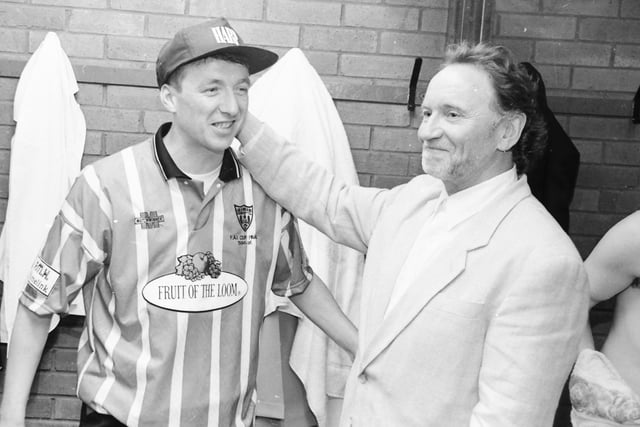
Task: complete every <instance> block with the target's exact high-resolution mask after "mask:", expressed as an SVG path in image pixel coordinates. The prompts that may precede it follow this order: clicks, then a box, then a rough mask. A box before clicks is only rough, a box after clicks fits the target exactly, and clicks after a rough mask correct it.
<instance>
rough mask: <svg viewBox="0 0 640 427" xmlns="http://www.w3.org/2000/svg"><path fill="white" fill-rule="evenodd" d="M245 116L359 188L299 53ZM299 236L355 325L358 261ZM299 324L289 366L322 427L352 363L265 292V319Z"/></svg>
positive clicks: (268, 77)
mask: <svg viewBox="0 0 640 427" xmlns="http://www.w3.org/2000/svg"><path fill="white" fill-rule="evenodd" d="M249 93H250V96H249V110H250V111H251V112H252V113H253V114H254V115H255V116H256V117H258V118H259V119H261V120H262V121H264V122H266V123H268V124H269V125H270V126H271V127H272V128H273V129H275V130H276V131H277V132H278V133H279V134H280V135H282V136H283V137H285V138H287V139H288V140H289V141H292V142H294V143H295V144H297V145H298V146H299V147H300V148H302V149H303V150H304V151H305V152H307V153H308V154H309V155H310V156H312V158H313V159H315V161H316V162H318V163H320V164H321V165H323V166H324V167H326V168H327V169H328V170H330V171H332V172H333V173H334V174H335V175H336V176H337V177H339V178H340V179H341V180H343V181H344V182H347V183H350V184H357V183H358V176H357V173H356V170H355V166H354V163H353V158H352V156H351V150H350V148H349V143H348V140H347V135H346V132H345V130H344V126H343V124H342V121H341V120H340V117H339V115H338V112H337V110H336V108H335V105H334V103H333V99H332V98H331V95H330V94H329V92H328V91H327V89H326V87H325V86H324V83H323V82H322V80H321V79H320V76H318V74H317V73H316V71H315V69H314V68H313V67H312V66H311V64H309V62H308V61H307V58H306V57H305V56H304V54H303V53H302V51H301V50H300V49H291V50H290V51H288V52H287V53H286V54H285V55H284V56H283V57H282V58H281V59H280V60H279V61H278V62H277V63H276V64H275V65H273V66H272V67H271V68H270V69H269V70H268V71H267V72H265V73H264V75H262V76H261V77H260V78H259V79H258V80H257V81H256V82H255V83H254V84H253V86H252V87H251V89H250V90H249ZM299 224H300V234H301V236H302V241H303V244H304V247H305V251H306V252H307V255H308V257H309V261H310V265H311V267H312V268H313V270H314V271H315V273H316V274H317V275H318V276H319V277H320V278H321V279H322V280H323V281H324V282H325V283H326V285H327V287H328V288H329V289H330V290H331V292H332V293H333V295H334V297H335V299H336V301H337V302H338V304H339V305H340V307H341V308H342V310H343V311H344V312H345V313H346V314H347V316H348V317H349V318H350V319H351V320H352V321H353V322H354V323H356V321H357V319H358V317H359V302H360V280H361V275H362V266H363V263H364V256H363V255H362V254H361V253H359V252H357V251H354V250H353V249H350V248H347V247H345V246H342V245H338V244H336V243H334V242H332V241H331V240H330V239H329V238H327V237H326V236H325V235H324V234H322V233H320V232H319V231H317V230H316V229H315V228H312V227H310V226H309V225H307V224H305V223H303V222H302V221H300V222H299ZM276 308H277V309H279V310H281V311H285V312H288V313H291V314H294V315H297V316H298V317H300V320H299V323H298V328H297V331H296V335H295V338H294V342H293V347H292V351H291V358H290V359H289V363H290V365H291V368H292V369H293V371H294V372H295V373H296V375H297V376H298V377H299V378H300V380H301V381H302V383H303V385H304V387H305V390H306V393H307V400H308V403H309V407H310V409H311V411H312V412H313V413H314V415H315V416H316V419H317V421H318V425H319V426H320V427H324V426H326V425H327V416H328V414H327V405H328V398H329V397H339V398H341V397H343V394H344V386H345V383H346V379H347V376H348V372H349V369H350V367H351V360H350V359H349V357H348V356H347V354H346V352H344V351H343V350H342V349H341V348H340V347H338V346H337V345H336V344H335V343H334V342H333V341H331V340H329V339H328V338H327V336H326V335H325V334H324V333H323V332H322V331H321V330H320V329H319V328H318V327H316V326H315V325H314V324H313V323H311V321H309V320H308V319H306V318H304V317H302V316H301V314H300V312H299V311H298V310H297V309H296V308H295V306H293V305H292V304H291V302H290V301H289V300H288V299H286V298H278V297H276V296H275V295H273V294H272V293H270V292H269V295H268V297H267V312H266V314H269V313H270V312H272V311H273V310H275V309H276Z"/></svg>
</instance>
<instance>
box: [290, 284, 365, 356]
mask: <svg viewBox="0 0 640 427" xmlns="http://www.w3.org/2000/svg"><path fill="white" fill-rule="evenodd" d="M290 299H291V301H292V302H293V303H294V304H295V305H296V307H298V308H299V309H300V311H302V312H303V313H304V314H305V315H306V316H307V317H308V318H309V320H311V321H312V322H313V323H315V324H316V326H318V327H319V328H320V329H322V331H323V332H324V333H325V334H327V335H328V336H329V338H331V339H332V340H333V341H335V342H336V343H337V344H338V345H339V346H340V347H342V348H343V349H345V350H346V351H347V352H348V353H349V355H350V356H351V359H353V358H354V357H355V354H356V351H357V349H358V330H357V329H356V327H355V325H354V324H353V323H352V322H351V320H349V318H348V317H347V316H346V315H345V314H344V312H343V311H342V310H341V309H340V307H339V306H338V303H337V302H336V300H335V299H334V298H333V295H332V294H331V292H330V291H329V289H328V288H327V286H326V285H325V284H324V282H323V281H322V280H320V278H319V277H318V276H317V275H314V277H313V279H311V282H310V283H309V285H308V286H307V289H306V290H305V291H304V292H303V293H301V294H298V295H294V296H291V297H290Z"/></svg>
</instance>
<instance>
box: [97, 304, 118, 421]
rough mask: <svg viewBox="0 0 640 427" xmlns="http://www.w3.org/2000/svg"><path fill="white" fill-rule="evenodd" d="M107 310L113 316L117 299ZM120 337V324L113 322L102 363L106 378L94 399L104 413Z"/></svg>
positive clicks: (112, 380)
mask: <svg viewBox="0 0 640 427" xmlns="http://www.w3.org/2000/svg"><path fill="white" fill-rule="evenodd" d="M107 309H108V311H109V314H111V316H113V315H114V313H115V311H116V301H115V298H111V300H110V301H109V305H108V307H107ZM120 337H121V334H120V328H119V327H118V323H117V322H113V323H112V326H111V331H109V336H108V338H107V341H106V343H105V351H106V355H105V357H104V361H103V362H102V363H103V369H104V372H105V377H106V378H105V380H104V382H103V383H102V384H101V385H100V388H99V389H98V392H97V393H96V396H95V397H94V402H95V403H96V405H99V408H96V409H99V410H102V411H104V408H103V405H104V402H105V400H106V399H107V396H108V394H109V391H110V390H111V387H112V386H113V383H114V382H115V375H114V373H113V351H114V349H115V347H116V344H117V343H118V341H119V340H120Z"/></svg>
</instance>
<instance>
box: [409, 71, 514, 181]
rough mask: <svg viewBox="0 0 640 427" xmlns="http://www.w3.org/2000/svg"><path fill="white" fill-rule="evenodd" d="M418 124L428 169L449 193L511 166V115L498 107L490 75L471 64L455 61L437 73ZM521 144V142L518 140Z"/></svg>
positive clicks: (483, 179)
mask: <svg viewBox="0 0 640 427" xmlns="http://www.w3.org/2000/svg"><path fill="white" fill-rule="evenodd" d="M422 110H423V120H422V124H421V125H420V128H419V129H418V138H419V139H420V140H421V141H422V168H423V170H424V171H425V173H427V174H429V175H432V176H434V177H436V178H439V179H441V180H442V181H443V182H444V184H445V187H446V189H447V192H448V193H449V194H453V193H455V192H457V191H460V190H463V189H465V188H469V187H471V186H473V185H476V184H479V183H481V182H483V181H485V180H487V179H490V178H493V177H494V176H496V175H499V174H500V173H502V172H505V171H507V170H509V169H510V168H511V167H512V165H513V161H512V156H511V153H510V152H505V151H506V150H508V149H509V148H511V145H512V144H511V145H509V144H510V141H506V140H505V139H504V135H505V134H506V133H508V132H507V128H506V126H508V125H509V124H508V123H507V122H508V120H507V119H506V118H505V117H503V115H502V114H501V113H499V112H498V109H497V104H496V96H495V92H494V89H493V87H492V85H491V81H490V80H489V75H488V74H487V73H486V72H485V71H483V70H482V69H480V68H479V67H477V66H475V65H471V64H452V65H448V66H447V67H445V68H444V69H442V70H441V71H440V72H438V74H436V75H435V76H434V77H433V79H432V80H431V82H430V83H429V86H428V88H427V92H426V94H425V98H424V102H423V103H422ZM514 143H515V142H514Z"/></svg>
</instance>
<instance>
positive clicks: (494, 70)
mask: <svg viewBox="0 0 640 427" xmlns="http://www.w3.org/2000/svg"><path fill="white" fill-rule="evenodd" d="M451 64H471V65H475V66H477V67H479V68H481V69H482V70H484V71H485V72H487V74H488V75H489V79H490V80H491V83H492V85H493V89H494V91H495V94H496V101H497V106H496V107H497V109H498V111H499V112H501V113H509V112H521V113H524V114H525V115H526V116H527V121H526V123H525V126H524V129H523V130H522V134H521V135H520V139H519V140H518V142H517V143H516V144H515V145H514V146H513V147H512V148H511V152H512V155H513V162H514V163H515V165H516V169H517V171H518V174H522V173H526V172H527V170H528V169H529V167H530V165H531V164H532V163H533V162H535V160H536V159H537V158H538V157H539V156H541V155H542V153H543V152H544V148H545V145H546V142H547V129H546V124H545V121H544V117H543V115H542V112H541V111H540V109H539V108H538V105H537V91H538V85H537V84H536V83H535V82H534V81H533V80H532V79H531V77H530V76H529V74H527V73H526V72H525V71H524V70H523V69H522V68H520V67H519V66H518V63H517V62H516V61H515V60H514V58H513V55H512V54H511V52H510V51H509V49H507V48H506V47H503V46H493V45H489V44H486V43H479V44H476V45H470V44H468V43H464V42H463V43H460V44H457V45H451V46H449V47H448V48H447V53H446V56H445V61H444V64H443V65H442V66H443V67H446V66H447V65H451Z"/></svg>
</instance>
